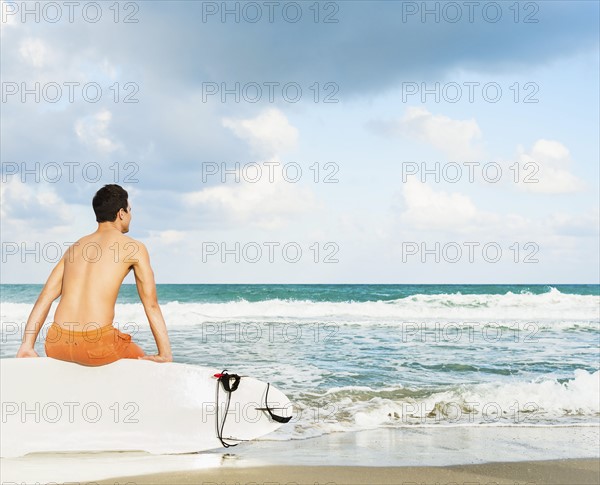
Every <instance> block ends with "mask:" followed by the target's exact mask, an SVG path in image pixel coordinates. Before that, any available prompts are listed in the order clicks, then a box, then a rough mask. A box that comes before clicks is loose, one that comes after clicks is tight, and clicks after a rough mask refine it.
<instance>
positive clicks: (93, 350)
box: [44, 323, 145, 366]
mask: <svg viewBox="0 0 600 485" xmlns="http://www.w3.org/2000/svg"><path fill="white" fill-rule="evenodd" d="M44 348H45V350H46V355H47V356H48V357H52V358H53V359H58V360H66V361H68V362H75V363H77V364H82V365H89V366H99V365H106V364H110V363H112V362H115V361H117V360H119V359H136V358H138V357H142V356H143V355H145V354H144V351H143V350H142V349H141V347H140V346H139V345H137V344H135V343H133V342H132V341H131V335H129V334H127V333H123V332H121V331H120V330H119V329H117V328H115V327H114V326H113V325H105V326H103V327H99V326H96V325H88V326H86V328H85V329H84V330H82V331H76V330H70V329H65V328H63V327H61V326H60V325H58V324H57V323H53V324H52V325H51V326H50V328H49V329H48V334H47V335H46V342H45V343H44Z"/></svg>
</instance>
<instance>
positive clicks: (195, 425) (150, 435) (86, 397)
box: [0, 357, 292, 457]
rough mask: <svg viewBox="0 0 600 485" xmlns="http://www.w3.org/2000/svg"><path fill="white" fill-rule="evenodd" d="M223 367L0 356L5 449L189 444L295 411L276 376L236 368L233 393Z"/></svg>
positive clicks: (249, 430)
mask: <svg viewBox="0 0 600 485" xmlns="http://www.w3.org/2000/svg"><path fill="white" fill-rule="evenodd" d="M220 372H221V370H219V369H211V368H206V367H199V366H196V365H189V364H179V363H173V362H169V363H157V362H151V361H146V360H137V359H136V360H134V359H122V360H118V361H117V362H114V363H112V364H108V365H104V366H99V367H89V366H83V365H79V364H74V363H71V362H63V361H60V360H56V359H51V358H47V357H38V358H21V359H16V358H12V359H0V400H1V404H2V421H1V423H0V439H1V443H0V455H1V456H2V457H15V456H22V455H24V454H27V453H32V452H86V451H133V450H138V451H147V452H149V453H156V454H162V453H190V452H196V451H203V450H209V449H214V448H219V447H222V446H226V445H228V444H231V445H233V444H236V443H241V442H244V441H248V440H252V439H255V438H258V437H260V436H263V435H265V434H267V433H270V432H272V431H274V430H275V429H277V428H278V427H279V426H281V425H282V424H283V423H282V422H278V421H276V419H278V418H277V416H279V417H282V418H291V416H292V404H291V403H290V401H289V400H288V399H287V397H286V396H285V395H284V394H283V393H282V392H280V391H279V390H277V389H275V388H273V386H270V385H268V384H267V383H265V382H261V381H259V380H257V379H254V378H252V377H247V376H240V380H239V383H238V386H237V389H235V390H234V391H233V392H231V393H227V392H226V390H225V389H224V385H223V382H225V381H227V382H228V383H229V384H230V386H233V385H234V384H235V380H234V379H233V378H222V379H221V380H219V379H218V378H216V377H214V375H215V374H219V373H220ZM229 372H230V373H231V370H230V371H229ZM217 389H218V402H217ZM267 392H268V400H267ZM228 395H229V396H230V402H229V407H228V410H227V416H226V418H225V421H224V423H223V416H224V415H225V413H226V408H227V399H228ZM271 413H272V414H273V415H275V419H274V418H272V417H271V415H272V414H271ZM283 420H284V419H283ZM283 420H281V419H280V421H283ZM288 420H289V419H288ZM217 422H218V423H219V427H217ZM219 436H221V438H222V439H223V442H225V444H223V442H222V441H221V440H220V439H219Z"/></svg>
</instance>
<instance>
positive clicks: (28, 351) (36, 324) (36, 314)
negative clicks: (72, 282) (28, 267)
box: [17, 253, 66, 357]
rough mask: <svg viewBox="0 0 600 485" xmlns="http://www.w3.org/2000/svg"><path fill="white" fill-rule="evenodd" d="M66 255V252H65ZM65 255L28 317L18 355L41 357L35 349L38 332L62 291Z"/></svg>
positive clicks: (53, 271) (51, 274)
mask: <svg viewBox="0 0 600 485" xmlns="http://www.w3.org/2000/svg"><path fill="white" fill-rule="evenodd" d="M65 256H66V253H65ZM65 256H63V257H62V258H61V259H60V261H59V262H58V263H57V265H56V266H55V267H54V269H53V270H52V273H50V276H49V277H48V281H46V284H45V285H44V288H43V289H42V291H41V293H40V296H38V299H37V300H36V302H35V305H33V309H32V310H31V314H30V315H29V318H28V319H27V325H26V326H25V331H24V334H23V340H22V342H21V347H20V348H19V351H18V352H17V357H39V355H38V354H37V352H36V351H35V350H34V346H35V341H36V340H37V336H38V333H39V332H40V329H41V328H42V325H44V322H45V321H46V317H47V316H48V312H49V311H50V307H51V306H52V302H53V301H54V300H56V299H57V298H58V297H59V296H60V295H61V293H62V282H63V274H64V272H65Z"/></svg>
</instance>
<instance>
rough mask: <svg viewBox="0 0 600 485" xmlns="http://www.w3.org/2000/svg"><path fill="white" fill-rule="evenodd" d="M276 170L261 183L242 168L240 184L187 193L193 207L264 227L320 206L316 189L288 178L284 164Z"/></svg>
mask: <svg viewBox="0 0 600 485" xmlns="http://www.w3.org/2000/svg"><path fill="white" fill-rule="evenodd" d="M272 162H274V163H277V164H278V166H276V167H275V169H274V170H273V175H274V178H273V180H272V181H270V180H269V177H268V175H267V174H266V173H263V176H262V177H260V179H258V181H257V182H249V181H247V180H245V179H244V177H243V170H242V169H241V168H240V171H239V172H240V175H239V178H240V180H241V182H240V183H236V184H230V185H222V186H216V187H209V188H207V189H204V190H200V191H197V192H190V193H187V194H184V195H183V201H184V203H185V204H186V205H188V206H190V207H203V208H204V209H205V210H208V211H211V212H215V213H217V214H219V215H221V216H225V217H226V218H228V219H230V220H232V221H234V222H236V223H245V224H248V225H251V226H255V227H259V228H263V229H275V228H279V227H283V226H285V225H287V224H288V222H289V219H290V218H294V217H296V216H299V215H301V214H303V213H307V212H310V211H313V210H316V209H320V208H321V207H320V204H318V202H317V200H316V197H315V195H314V193H313V191H312V190H310V189H308V188H303V187H301V186H299V185H298V184H294V183H291V182H287V181H286V180H284V178H283V176H282V172H281V166H282V165H281V164H280V163H279V162H277V161H275V160H272Z"/></svg>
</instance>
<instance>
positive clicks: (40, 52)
mask: <svg viewBox="0 0 600 485" xmlns="http://www.w3.org/2000/svg"><path fill="white" fill-rule="evenodd" d="M19 54H20V55H21V59H23V60H24V61H25V62H26V63H28V64H29V65H31V66H33V67H37V68H41V67H44V66H45V65H48V64H51V63H52V59H53V56H52V55H51V53H50V51H49V49H48V48H47V47H46V44H44V43H43V42H42V40H41V39H34V38H26V39H24V40H23V41H22V42H21V45H20V47H19Z"/></svg>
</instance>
